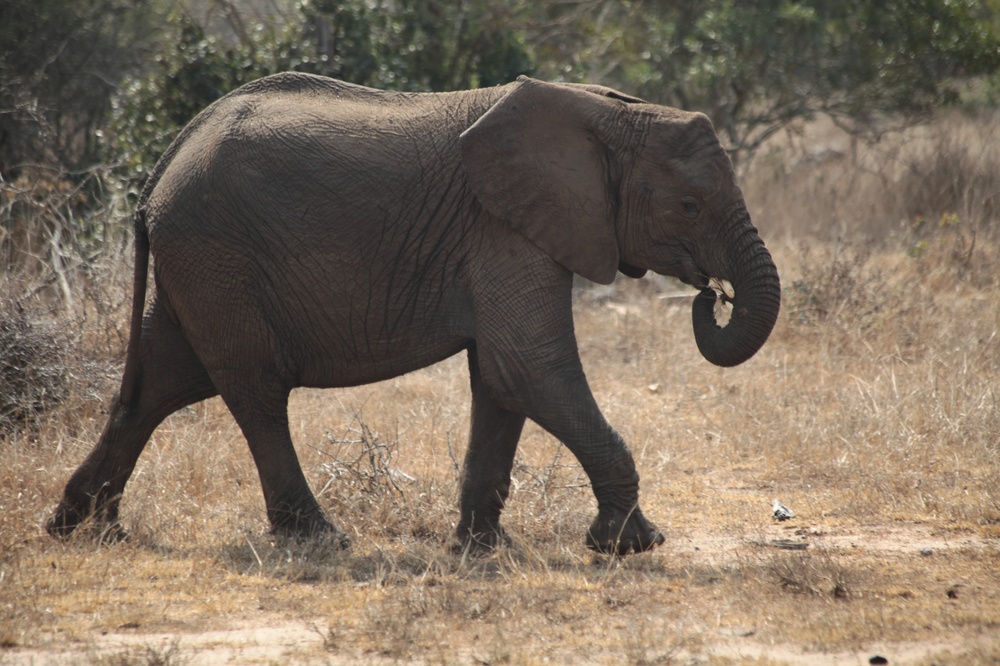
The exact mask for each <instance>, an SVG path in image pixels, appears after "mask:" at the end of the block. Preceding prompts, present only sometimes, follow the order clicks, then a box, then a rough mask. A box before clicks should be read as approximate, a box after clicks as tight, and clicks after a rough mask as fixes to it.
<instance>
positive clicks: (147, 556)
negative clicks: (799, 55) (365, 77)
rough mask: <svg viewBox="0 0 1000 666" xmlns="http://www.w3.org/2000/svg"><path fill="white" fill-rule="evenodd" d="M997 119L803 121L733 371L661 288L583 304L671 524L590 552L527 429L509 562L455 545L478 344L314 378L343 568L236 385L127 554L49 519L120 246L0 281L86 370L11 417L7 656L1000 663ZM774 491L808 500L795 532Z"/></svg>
mask: <svg viewBox="0 0 1000 666" xmlns="http://www.w3.org/2000/svg"><path fill="white" fill-rule="evenodd" d="M997 127H998V124H997V123H996V118H987V119H982V118H981V119H970V118H965V117H960V116H951V117H949V118H948V119H945V120H941V121H939V122H938V123H936V124H934V125H932V126H929V127H925V128H918V129H916V130H914V131H911V132H909V133H907V134H906V135H905V136H903V137H894V138H890V139H886V141H885V142H883V143H882V144H878V145H876V146H865V145H855V146H852V145H851V144H850V142H849V141H848V140H846V139H843V138H842V137H841V136H840V135H839V134H837V133H836V132H835V130H833V129H832V128H827V129H824V128H822V127H816V126H813V127H810V128H808V129H807V132H806V134H805V136H804V137H791V138H790V139H789V140H787V141H784V142H782V144H781V145H777V142H775V144H776V145H775V148H774V150H773V151H772V152H765V153H762V154H761V155H759V156H758V157H757V158H756V159H755V160H754V162H753V163H752V164H750V165H748V166H747V175H746V177H745V190H746V192H747V195H748V200H749V203H750V206H751V211H752V212H754V213H755V220H756V222H757V224H758V226H759V227H760V228H761V231H762V233H763V235H764V237H765V238H766V240H767V241H768V244H769V246H770V247H771V248H772V251H773V253H774V255H775V258H776V261H777V263H778V266H779V270H781V272H782V279H783V284H784V288H785V291H784V302H783V308H784V309H783V311H782V315H781V318H780V320H779V323H778V326H777V328H776V329H775V332H774V334H773V335H772V338H771V340H770V341H769V342H768V344H767V345H765V347H764V349H763V350H762V351H761V352H760V353H759V354H758V355H757V356H756V357H755V358H754V359H752V360H751V361H750V362H748V363H746V364H745V365H743V366H741V367H739V368H735V369H730V370H722V369H719V368H715V367H712V366H710V365H709V364H707V363H705V362H704V361H703V360H702V359H701V358H700V357H699V356H698V354H697V351H696V349H695V346H694V342H693V339H692V334H691V331H690V326H691V325H690V317H689V308H690V300H689V298H687V297H686V296H683V295H680V294H687V293H688V292H685V291H684V289H683V288H682V287H680V286H679V285H677V284H675V283H673V282H671V281H668V280H661V279H657V278H652V279H649V278H647V279H646V280H643V281H638V282H636V281H630V280H627V279H624V278H622V279H620V280H619V281H618V282H616V283H615V285H614V286H613V288H610V289H607V290H600V289H581V290H579V293H578V302H577V308H576V315H577V329H578V337H579V340H580V346H581V353H582V356H583V359H584V364H585V367H586V369H587V373H588V377H589V378H590V381H591V384H592V386H593V387H594V390H595V393H596V394H597V398H598V401H599V403H600V404H601V405H602V407H603V409H604V412H605V414H606V415H607V417H608V418H609V420H610V421H611V422H612V423H613V424H615V425H616V426H617V427H618V428H619V430H620V432H621V433H622V435H623V436H624V437H625V439H626V441H627V442H629V444H630V446H631V448H632V450H633V452H634V453H635V455H636V458H637V464H638V467H639V470H640V473H641V474H642V498H643V504H644V507H645V511H646V513H647V515H648V516H649V517H650V519H652V520H654V521H656V522H657V523H658V525H659V526H660V528H661V529H663V530H664V532H665V533H666V534H667V537H668V538H667V543H666V544H665V545H664V546H662V547H660V548H658V549H657V550H655V551H653V552H652V553H649V554H646V555H641V556H635V557H630V558H626V559H623V560H617V559H608V558H604V557H598V556H595V555H593V554H591V553H590V552H589V551H587V550H586V549H585V548H584V546H583V535H584V531H585V529H586V527H587V525H588V524H589V521H590V520H591V518H592V517H593V513H594V511H595V504H594V501H593V498H592V495H591V492H590V489H589V486H588V484H587V482H586V477H585V476H584V475H583V473H582V471H581V470H580V468H579V466H578V465H577V464H576V462H575V460H573V458H572V456H570V455H569V453H568V452H567V451H565V450H564V449H563V448H562V447H561V446H559V445H558V443H557V442H555V440H553V439H552V438H551V437H550V436H548V435H547V434H545V433H544V432H542V431H541V430H540V429H538V428H536V427H534V426H529V427H528V428H527V429H526V431H525V435H524V437H523V439H522V443H521V447H520V451H519V454H518V460H517V464H516V466H515V470H514V483H513V486H512V492H511V499H510V502H509V507H508V510H507V511H506V513H505V526H506V528H507V529H508V531H509V532H510V533H511V535H512V536H514V537H515V539H516V546H515V547H513V548H509V549H501V550H499V551H498V552H496V553H495V554H494V555H492V556H490V557H488V558H485V559H468V558H464V557H461V556H455V555H452V554H451V553H450V551H449V549H448V546H449V545H450V542H449V536H450V534H451V533H452V531H453V529H454V522H455V520H456V519H457V508H456V504H457V465H458V461H460V460H461V456H462V454H463V449H464V443H465V440H466V436H467V424H468V419H469V414H468V406H469V405H468V403H469V390H468V385H467V384H468V379H467V371H466V366H465V359H464V357H456V358H453V359H451V360H449V361H447V362H445V363H442V364H439V365H437V366H434V367H431V368H428V369H426V370H424V371H421V372H417V373H413V374H411V375H408V376H405V377H401V378H399V379H397V380H394V381H390V382H385V383H382V384H379V385H374V386H364V387H359V388H354V389H347V390H339V391H313V390H300V391H297V392H295V393H294V394H293V399H292V402H291V406H290V417H291V418H290V421H291V427H292V436H293V439H294V440H295V441H296V443H297V447H298V451H299V455H300V458H301V459H302V462H303V467H304V469H305V470H306V472H307V476H308V477H309V479H310V482H311V484H312V485H313V488H314V489H315V490H316V491H317V494H318V496H319V499H320V502H321V504H323V505H324V507H325V508H326V509H327V510H328V511H329V512H330V514H331V515H332V516H335V517H336V518H337V519H338V520H339V521H340V522H341V523H342V524H343V525H344V526H345V528H346V529H347V530H348V532H349V533H350V535H351V538H352V540H353V542H354V545H353V547H352V549H351V550H350V551H348V552H346V553H340V552H333V551H332V550H331V549H330V548H329V547H327V544H324V543H322V542H309V543H282V542H275V541H274V540H272V539H271V538H270V537H269V536H268V535H267V534H266V532H265V530H266V524H267V521H266V517H265V515H264V506H263V501H262V497H261V493H260V488H259V484H258V482H257V476H256V472H255V469H254V467H253V463H252V460H251V458H250V455H249V452H248V450H247V447H246V444H245V442H244V440H243V438H242V436H241V434H240V432H239V430H238V428H237V427H236V426H235V424H234V423H233V421H232V419H231V417H230V416H229V414H228V412H227V411H226V410H225V408H224V406H223V405H222V404H221V402H219V401H217V400H213V401H209V402H207V403H203V404H200V405H197V406H195V407H192V408H188V409H186V410H182V411H181V412H179V413H177V414H175V415H173V416H172V417H170V418H169V419H168V420H167V421H166V422H165V423H164V424H163V425H162V426H161V427H160V428H159V429H158V430H157V431H156V433H155V434H154V436H153V438H152V440H151V442H150V444H149V446H148V448H147V450H146V452H145V453H144V454H143V457H142V459H141V460H140V462H139V466H138V468H137V469H136V473H135V475H134V476H133V479H132V481H131V482H130V484H129V488H128V491H127V492H126V495H125V499H124V501H123V504H122V512H123V518H124V520H125V522H126V526H127V527H128V528H130V529H131V532H132V534H133V539H132V540H131V541H130V542H128V543H125V544H120V545H117V546H113V547H100V546H98V545H96V544H95V543H94V542H93V541H92V540H90V539H88V538H87V537H86V535H81V536H79V537H74V538H73V539H72V540H70V541H68V542H65V543H63V542H58V541H54V540H52V539H50V538H49V537H48V536H46V535H45V534H44V532H43V530H42V528H41V525H42V523H43V521H44V519H45V517H46V516H47V513H48V512H49V511H51V509H52V508H53V507H54V505H55V503H56V501H57V500H58V497H59V494H60V492H61V490H62V485H63V484H64V483H65V481H66V478H67V476H68V474H69V473H70V471H71V470H72V469H73V468H74V467H75V466H76V465H77V464H78V462H79V461H80V460H81V459H82V458H83V456H84V455H86V452H87V451H88V450H89V448H90V447H91V446H92V445H93V443H94V442H95V441H96V439H97V436H98V434H99V431H100V429H101V428H102V426H103V411H104V403H105V401H106V400H107V399H108V397H109V395H110V393H111V392H112V391H113V390H114V386H115V383H116V381H117V378H116V375H115V373H116V372H117V371H118V369H119V366H117V365H116V363H120V359H121V355H120V351H121V349H122V348H123V343H122V336H121V331H122V327H123V324H124V322H125V320H126V318H127V311H126V310H127V308H126V307H124V306H123V304H124V303H126V302H127V296H128V275H127V270H123V269H122V267H123V265H124V263H125V262H124V260H122V259H121V256H127V253H122V255H118V254H116V253H114V252H108V253H106V254H105V255H102V257H101V258H100V260H99V261H98V262H97V264H98V265H96V266H94V267H93V268H92V269H90V270H89V272H87V273H82V272H80V271H69V272H68V273H67V274H68V275H69V278H67V279H68V280H69V285H70V287H69V288H70V291H71V293H72V295H73V297H74V303H73V306H72V308H70V309H68V310H66V309H64V308H59V309H55V310H53V309H52V307H51V306H50V305H49V304H48V303H49V302H48V301H46V300H45V299H46V297H47V294H49V292H50V291H52V290H51V289H48V288H43V289H37V290H36V289H35V287H36V286H39V285H44V284H45V280H46V275H44V274H40V275H39V276H38V277H37V278H31V279H29V280H26V282H25V280H22V281H17V280H15V279H14V277H13V276H8V277H7V279H6V281H5V282H4V287H3V288H4V290H5V293H8V294H10V299H11V300H8V301H6V302H5V304H0V308H3V309H2V315H0V324H2V326H0V334H2V335H3V336H9V333H8V331H14V332H15V334H14V336H13V337H14V339H15V340H16V341H18V345H20V346H16V347H7V346H0V353H3V354H4V359H3V362H4V364H5V369H6V368H7V367H8V365H7V364H10V363H12V361H11V360H10V358H14V359H15V360H17V362H20V360H18V359H21V358H25V359H28V362H29V365H30V367H31V368H34V370H33V372H34V373H35V374H34V375H33V376H32V381H33V382H35V384H33V385H36V384H37V385H40V382H41V379H40V378H45V377H49V376H50V375H52V373H50V370H51V369H52V368H58V369H59V370H60V371H59V372H57V373H55V374H54V375H52V376H55V377H58V378H61V379H62V380H63V381H61V382H59V388H58V390H56V391H55V393H54V394H53V395H58V404H56V405H50V404H48V403H45V404H42V405H40V406H39V403H38V399H37V398H36V397H31V395H32V394H31V391H26V392H25V395H28V396H29V397H27V398H25V399H24V405H23V407H24V409H22V412H20V413H18V416H17V417H16V418H15V419H13V420H16V421H19V423H20V425H18V426H17V427H14V426H9V427H4V428H3V429H0V452H2V456H0V661H2V662H4V663H49V662H56V661H60V660H63V659H69V658H71V657H72V660H73V661H74V662H76V663H86V662H88V661H89V662H92V663H95V664H97V663H114V664H118V663H121V664H124V663H146V664H178V663H185V664H186V663H212V662H218V661H225V660H229V659H235V660H236V661H239V662H242V663H246V662H257V663H268V662H273V661H277V662H282V663H287V662H316V663H342V662H345V661H353V660H362V661H368V662H372V663H381V662H412V661H418V662H436V663H470V662H471V663H489V664H495V663H541V662H543V661H549V662H554V663H570V662H572V663H580V662H589V663H612V662H614V663H619V662H622V661H624V662H627V663H637V664H649V663H705V662H706V661H708V662H711V663H733V664H741V663H745V664H751V663H752V664H763V663H769V664H771V663H792V664H797V663H830V662H831V660H833V659H834V658H835V657H838V658H841V659H843V660H845V661H846V662H847V663H858V662H859V661H866V660H867V659H868V657H869V656H871V655H874V654H876V653H878V654H882V655H885V656H886V657H888V658H889V660H890V663H916V664H930V663H959V662H961V663H991V662H993V663H995V661H996V660H998V659H1000V642H998V641H997V639H996V635H997V634H998V633H1000V576H998V571H1000V447H998V444H997V442H998V436H1000V408H998V401H1000V335H998V331H1000V243H998V241H1000V233H998V231H997V230H996V225H997V223H998V220H997V210H998V208H1000V206H998V203H997V201H998V200H997V197H998V196H1000V152H998V150H1000V149H998V146H1000V141H997V138H998V137H996V136H995V133H996V132H997V129H996V128H997ZM991 132H992V133H994V136H993V137H992V138H986V139H984V138H983V137H984V136H985V135H989V134H990V133H991ZM819 147H822V150H819V149H818V148H819ZM112 255H114V256H112ZM111 266H118V267H119V268H118V269H117V270H112V269H111V268H110V267H111ZM98 285H99V286H100V288H99V289H98V288H97V286H98ZM18 298H20V299H21V300H20V302H19V304H18V305H14V304H13V300H15V299H18ZM60 302H64V301H60ZM46 322H47V323H46ZM7 339H8V337H0V340H7ZM4 344H6V343H4ZM8 349H15V350H19V351H16V352H13V353H15V354H16V355H15V356H14V357H9V356H8V354H10V353H12V352H9V351H7V350H8ZM97 359H101V360H102V362H101V363H100V364H95V361H96V360H97ZM11 367H13V366H11ZM43 370H44V372H43ZM5 372H6V370H5ZM2 376H3V377H4V378H5V379H4V381H7V380H6V374H5V375H2ZM5 386H6V385H5ZM4 390H5V391H6V390H8V389H6V388H5V389H4ZM4 397H5V402H4V405H6V402H7V401H9V398H8V396H7V394H6V393H5V394H4ZM29 407H30V409H28V408H29ZM4 409H5V410H6V407H5V408H4ZM7 413H8V412H7V411H5V412H4V415H6V414H7ZM8 420H10V419H8ZM0 425H2V424H0ZM774 497H777V498H780V499H781V501H782V502H784V503H785V504H787V505H788V506H790V507H791V508H792V509H794V511H795V512H796V514H797V515H796V518H794V519H793V520H791V521H788V522H786V523H781V524H777V523H773V522H772V521H771V519H770V502H771V499H772V498H774ZM803 546H805V547H804V548H803ZM699 659H700V660H701V661H697V660H699Z"/></svg>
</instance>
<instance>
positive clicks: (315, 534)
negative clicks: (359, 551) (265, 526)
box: [271, 507, 351, 550]
mask: <svg viewBox="0 0 1000 666" xmlns="http://www.w3.org/2000/svg"><path fill="white" fill-rule="evenodd" d="M271 534H273V535H275V536H276V537H279V538H282V539H293V540H310V539H322V540H323V541H326V542H329V543H330V544H332V545H333V547H334V548H336V549H338V550H346V549H347V548H350V546H351V538H350V537H349V536H347V533H346V532H344V531H343V530H342V529H340V528H339V527H337V526H336V525H334V524H333V523H332V522H330V521H329V520H327V518H326V516H324V515H323V513H322V511H320V509H319V507H316V508H315V510H309V511H301V512H295V511H281V512H278V513H277V514H276V517H274V518H272V519H271Z"/></svg>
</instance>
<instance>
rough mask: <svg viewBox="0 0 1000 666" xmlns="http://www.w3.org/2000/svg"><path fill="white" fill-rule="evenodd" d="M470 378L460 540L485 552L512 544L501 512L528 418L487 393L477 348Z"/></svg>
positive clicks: (462, 545)
mask: <svg viewBox="0 0 1000 666" xmlns="http://www.w3.org/2000/svg"><path fill="white" fill-rule="evenodd" d="M469 374H470V376H471V378H472V427H471V432H470V434H469V449H468V451H467V452H466V454H465V463H464V465H463V469H462V490H461V497H460V500H459V506H460V511H461V518H460V520H459V523H458V529H457V531H456V535H457V536H458V540H459V547H460V548H461V549H463V550H464V549H466V548H469V549H472V550H483V549H491V548H493V547H495V546H497V545H500V544H504V543H508V542H509V539H508V538H507V536H506V534H504V531H503V528H502V527H501V526H500V512H501V511H502V510H503V507H504V503H505V502H506V501H507V495H508V493H509V491H510V473H511V469H512V468H513V465H514V453H515V452H516V451H517V442H518V440H519V439H520V437H521V430H522V428H523V427H524V416H523V415H522V414H516V413H514V412H510V411H507V410H506V409H504V408H503V407H501V406H500V404H499V403H498V402H497V401H496V400H495V399H494V398H493V397H492V396H491V395H490V394H489V391H488V390H487V388H486V387H485V386H484V384H483V381H482V376H481V373H480V371H479V361H478V358H477V355H476V350H475V347H473V348H471V349H470V350H469Z"/></svg>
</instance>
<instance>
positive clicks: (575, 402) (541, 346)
mask: <svg viewBox="0 0 1000 666" xmlns="http://www.w3.org/2000/svg"><path fill="white" fill-rule="evenodd" d="M566 309H567V311H568V309H569V308H568V306H567V308H566ZM569 316H570V315H569V313H568V312H567V317H566V318H565V319H564V321H565V322H567V323H565V325H564V326H563V327H562V330H561V331H560V330H559V328H560V327H559V326H557V325H553V324H551V322H552V320H551V319H549V320H548V321H549V322H550V325H549V326H548V327H546V326H539V327H536V328H534V329H532V328H531V327H529V326H526V325H523V326H520V327H518V329H517V331H512V330H510V329H504V330H503V331H502V332H503V333H504V334H505V335H501V336H492V335H491V336H482V337H481V338H480V340H479V342H478V345H479V347H478V354H477V355H478V361H479V371H480V373H481V378H480V382H481V383H482V384H483V386H482V387H481V388H480V390H479V393H480V394H481V395H482V394H489V396H491V398H492V399H491V400H490V401H489V402H484V401H480V405H481V406H480V410H483V411H484V417H483V418H482V420H481V421H480V426H479V430H478V431H479V432H481V433H482V434H481V437H482V439H477V436H476V435H475V434H474V435H473V442H474V443H473V445H472V446H470V453H469V455H470V459H469V461H467V462H466V480H465V483H464V484H463V489H462V490H463V492H462V499H463V507H462V508H463V513H462V515H463V526H465V525H466V521H471V518H470V517H469V515H470V514H469V513H467V512H466V507H467V506H469V505H470V503H474V504H475V507H476V508H477V509H478V510H479V511H480V512H481V513H485V518H486V519H487V520H491V521H492V520H495V516H497V515H498V514H499V507H500V506H502V500H503V499H504V498H505V497H506V492H507V484H508V482H509V477H510V467H511V461H512V459H513V455H514V442H515V441H516V433H518V432H519V431H520V427H521V421H515V420H514V418H513V414H514V413H517V414H524V415H525V416H527V417H528V418H530V419H532V420H533V421H535V422H536V423H538V424H539V425H540V426H542V427H543V428H545V429H546V430H547V431H549V432H550V433H552V434H553V435H555V436H556V437H557V438H558V439H559V440H560V441H562V442H563V443H564V444H565V445H566V446H567V448H569V450H570V451H571V452H572V453H573V455H574V456H576V458H577V460H579V461H580V464H581V465H582V466H583V469H584V471H585V472H586V473H587V476H588V477H589V478H590V482H591V486H592V488H593V491H594V495H595V496H596V498H597V506H598V514H597V518H596V519H595V520H594V522H593V524H592V525H591V527H590V530H589V531H588V533H587V545H588V546H589V547H590V548H592V549H594V550H597V551H599V552H602V553H616V554H622V555H623V554H626V553H629V552H641V551H644V550H649V549H650V548H653V547H654V546H657V545H659V544H661V543H663V540H664V538H663V535H662V534H661V533H660V531H659V530H657V529H656V527H655V526H654V525H653V524H652V523H650V522H649V521H648V520H646V518H645V517H644V516H643V514H642V511H641V510H640V509H639V474H638V473H637V472H636V468H635V462H634V461H633V459H632V454H631V453H630V452H629V450H628V447H627V446H626V445H625V442H624V441H623V440H622V438H621V437H620V436H619V435H618V433H617V432H615V431H614V429H613V428H612V427H611V426H610V425H609V424H608V422H607V421H606V420H605V418H604V416H603V415H602V414H601V411H600V409H599V408H598V406H597V402H596V401H595V400H594V396H593V394H592V393H591V391H590V387H589V386H588V384H587V379H586V377H585V375H584V373H583V367H582V365H581V364H580V359H579V356H578V355H577V350H576V345H575V341H574V339H573V332H572V320H571V319H570V318H569ZM519 323H521V324H523V323H524V321H523V320H522V321H521V322H519ZM522 331H524V332H528V331H530V333H526V335H527V336H529V338H530V339H525V338H523V337H521V336H522V335H525V334H522V333H521V332H522ZM532 333H533V334H534V335H531V334H532ZM511 341H513V342H514V343H515V344H514V345H510V342H511ZM474 385H475V384H474ZM487 405H489V409H488V410H487V409H486V406H487ZM473 412H474V414H476V413H477V412H478V410H477V409H474V410H473ZM486 414H491V415H492V418H494V419H498V420H497V421H496V422H497V423H501V424H504V423H506V424H509V425H508V426H507V427H506V428H497V427H496V426H492V429H491V426H489V425H488V423H489V421H488V420H487V418H486ZM501 414H511V416H510V417H509V420H506V421H503V420H499V415H501ZM473 425H474V428H473V429H474V433H475V432H477V429H476V418H475V416H474V419H473ZM514 425H516V428H515V427H513V426H514ZM489 432H492V433H493V437H494V439H493V440H492V441H491V440H489V438H488V437H489V436H488V435H487V433H489ZM491 475H492V476H491ZM477 479H480V480H481V479H494V481H492V482H490V483H492V484H493V485H489V483H483V484H482V486H489V488H490V490H491V494H489V495H486V496H484V495H482V494H481V493H479V492H478V490H477V489H476V486H475V485H474V484H475V481H476V480H477ZM487 500H492V501H493V504H492V505H490V504H488V503H486V502H487ZM475 519H476V521H478V520H479V516H476V517H475ZM470 524H471V523H470ZM491 525H492V523H491Z"/></svg>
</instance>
